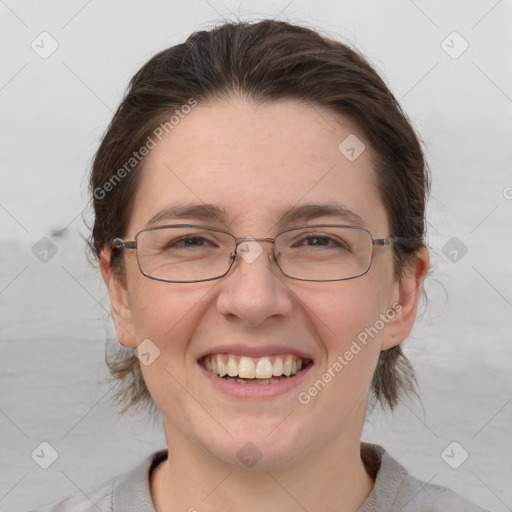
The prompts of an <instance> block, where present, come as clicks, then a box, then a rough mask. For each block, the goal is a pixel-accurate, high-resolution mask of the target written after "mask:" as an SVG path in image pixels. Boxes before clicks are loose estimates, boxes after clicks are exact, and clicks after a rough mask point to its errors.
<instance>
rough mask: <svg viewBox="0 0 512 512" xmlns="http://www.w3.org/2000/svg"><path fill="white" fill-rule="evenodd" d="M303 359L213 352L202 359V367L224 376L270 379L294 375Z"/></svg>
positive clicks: (286, 356)
mask: <svg viewBox="0 0 512 512" xmlns="http://www.w3.org/2000/svg"><path fill="white" fill-rule="evenodd" d="M303 363H304V361H303V360H302V359H301V358H299V357H296V356H294V355H291V354H288V355H280V356H265V357H260V358H252V357H245V356H235V355H232V354H213V355H210V356H207V357H205V358H204V360H203V364H204V367H205V368H206V369H207V370H210V371H211V372H212V373H215V374H216V375H219V376H220V377H224V376H225V375H229V376H230V377H240V378H243V379H254V378H256V379H270V378H271V377H279V376H281V375H286V376H287V377H289V376H290V375H295V374H296V373H297V372H298V371H299V370H300V369H301V368H302V366H303Z"/></svg>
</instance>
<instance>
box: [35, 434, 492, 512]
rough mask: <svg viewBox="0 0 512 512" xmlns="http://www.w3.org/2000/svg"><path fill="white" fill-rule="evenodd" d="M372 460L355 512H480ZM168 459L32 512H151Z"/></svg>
mask: <svg viewBox="0 0 512 512" xmlns="http://www.w3.org/2000/svg"><path fill="white" fill-rule="evenodd" d="M361 450H362V452H361V453H363V450H364V453H365V454H366V457H367V458H368V457H370V458H371V457H373V458H374V465H375V470H376V471H377V472H376V475H375V486H374V488H373V490H372V492H371V493H370V495H369V496H368V497H367V498H366V500H365V501H364V503H363V505H362V506H361V507H360V508H359V510H358V511H357V512H440V511H450V512H482V511H485V510H486V509H483V508H480V507H477V506H476V505H473V504H471V503H469V502H468V501H466V500H465V499H464V498H462V497H461V496H460V495H458V494H456V493H454V492H452V491H450V490H448V489H446V488H444V487H441V486H438V485H433V484H429V483H425V482H422V481H420V480H418V479H416V478H414V477H413V476H411V475H410V474H409V473H408V472H407V470H406V469H405V468H404V467H403V466H402V465H400V464H399V463H398V462H397V461H396V460H395V459H393V457H391V456H390V455H389V454H388V453H387V452H386V450H384V448H382V446H379V445H376V444H367V443H362V445H361ZM166 458H167V450H160V451H158V452H155V453H153V454H151V455H150V456H149V457H147V458H146V459H145V460H144V461H143V462H142V463H140V464H139V465H138V466H137V467H136V468H135V469H133V470H132V471H130V472H128V473H126V474H124V475H121V476H117V477H115V478H113V479H111V480H109V481H108V482H106V483H104V484H103V485H101V486H99V487H97V488H95V489H93V490H92V491H90V492H87V496H85V495H84V494H82V493H79V494H74V495H72V496H70V497H68V498H66V499H64V500H62V501H59V502H58V503H54V504H52V505H46V506H44V507H41V508H38V509H37V510H36V511H33V512H98V510H100V511H101V512H155V507H154V505H153V501H152V499H151V492H150V489H149V481H150V475H151V471H152V470H153V469H154V468H155V467H156V466H157V465H158V464H159V463H160V462H162V461H163V460H165V459H166Z"/></svg>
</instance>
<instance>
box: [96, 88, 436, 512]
mask: <svg viewBox="0 0 512 512" xmlns="http://www.w3.org/2000/svg"><path fill="white" fill-rule="evenodd" d="M349 134H356V135H357V136H358V137H359V138H360V139H361V140H362V141H363V142H364V143H365V144H366V151H364V152H363V153H362V154H361V155H360V156H359V158H357V159H356V160H355V161H353V162H350V161H349V160H348V159H347V158H346V157H345V156H344V155H343V154H342V153H340V151H339V150H338V145H339V144H340V142H341V141H343V140H344V139H345V137H347V135H349ZM198 201H199V202H205V203H213V204H215V205H217V206H219V207H221V208H224V209H225V210H226V213H227V216H226V218H225V221H224V222H223V223H220V222H218V221H208V222H207V225H211V226H214V227H220V228H224V229H228V230H229V231H231V232H232V233H234V234H235V235H236V236H238V237H247V236H252V237H257V238H258V237H273V236H274V235H275V234H276V233H277V231H278V229H277V228H276V223H277V222H278V221H279V214H278V212H279V211H280V210H281V209H282V208H285V207H291V206H296V205H300V204H305V203H330V202H338V203H342V204H343V205H345V206H346V207H348V208H350V209H351V210H352V211H354V212H355V213H357V214H358V215H359V216H360V217H362V219H363V220H364V222H365V225H366V227H367V228H368V229H369V230H370V231H371V232H372V234H373V236H374V238H381V237H386V236H389V225H388V216H387V212H386V210H385V208H384V206H383V204H382V201H381V199H380V196H379V192H378V189H377V186H376V175H375V172H374V166H373V164H372V152H371V148H370V146H369V144H368V143H367V142H366V141H365V140H364V138H363V137H362V135H361V134H360V133H359V132H358V130H357V129H356V128H355V127H354V126H352V125H351V123H350V122H349V121H348V120H347V119H343V118H340V116H339V115H337V114H335V113H333V112H331V111H330V110H328V109H326V108H324V107H321V106H314V108H313V107H312V106H310V105H307V104H304V103H301V102H298V101H297V100H286V101H278V102H277V101H273V102H266V103H264V104H261V105H256V104H254V103H251V102H249V101H248V100H245V99H241V98H238V97H236V98H235V97H228V98H225V99H224V100H222V101H220V100H219V101H217V102H215V103H203V104H200V105H199V106H197V107H195V108H194V109H193V110H192V112H191V113H190V114H188V115H187V116H186V117H185V119H183V120H182V121H181V122H180V124H179V125H178V126H177V127H175V129H174V130H173V131H172V132H170V133H169V134H168V135H167V136H165V137H164V138H163V139H162V141H161V142H159V143H158V145H157V147H156V148H155V149H153V150H152V151H151V152H150V154H149V155H148V157H147V159H146V161H145V164H144V168H143V171H142V176H141V182H140V186H139V188H138V191H137V194H136V197H135V201H134V207H133V211H132V212H131V216H130V222H129V226H128V230H127V234H126V237H125V238H126V239H128V240H133V238H134V236H135V235H136V234H137V232H138V231H140V230H141V229H143V228H144V226H145V224H146V222H147V221H148V220H149V218H150V217H152V216H153V215H154V214H155V212H157V211H158V210H159V209H161V208H163V207H165V206H167V205H169V204H174V203H176V202H180V203H185V202H198ZM180 222H190V223H194V221H191V220H190V219H187V218H176V219H173V220H172V221H163V222H161V223H160V224H171V223H180ZM329 222H330V223H338V224H340V223H342V222H340V221H339V219H336V218H334V219H333V218H331V217H322V218H318V219H314V221H312V222H310V223H311V224H320V223H329ZM195 223H196V224H201V222H195ZM284 227H291V226H284ZM267 246H268V247H267ZM262 247H263V249H264V252H263V254H262V255H260V256H259V257H258V258H257V259H256V260H255V261H254V262H252V263H247V262H246V261H243V260H242V259H240V260H238V261H237V262H236V263H235V267H234V268H232V269H231V271H230V272H229V273H228V274H227V275H226V276H225V277H223V278H221V279H219V280H216V281H210V282H201V283H192V284H191V283H185V284H183V283H180V284H176V283H173V284H170V283H164V282H158V281H154V280H151V279H148V278H146V277H144V276H143V275H142V274H141V272H140V270H139V268H138V266H137V262H136V257H135V251H130V250H127V251H125V254H124V257H125V261H126V268H127V270H126V277H127V279H126V286H124V285H122V284H121V283H120V282H119V281H118V280H116V279H115V278H114V277H113V276H112V274H111V269H110V267H109V258H110V251H109V249H108V248H105V250H104V251H103V253H102V255H101V270H102V274H103V278H104V280H105V282H106V284H107V286H108V288H109V294H110V300H111V307H112V315H113V318H114V322H115V325H116V333H117V337H118V340H119V341H120V343H122V344H123V345H125V346H127V347H132V348H134V347H136V346H137V344H139V343H141V341H142V340H144V339H147V338H149V339H150V340H152V342H153V343H154V344H155V345H157V346H158V347H159V349H160V351H161V353H160V356H159V357H158V358H157V359H156V360H155V361H154V362H153V363H152V364H151V365H148V366H144V365H143V366H142V370H143V374H144V378H145V381H146V384H147V386H148V388H149V390H150V392H151V395H152V397H153V399H154V401H155V403H156V404H157V406H158V408H159V409H160V411H161V412H162V415H163V418H164V427H165V432H166V439H167V444H168V449H169V454H170V456H169V458H168V459H167V461H165V462H163V463H161V464H160V465H159V466H158V467H157V468H156V470H155V471H154V473H153V476H152V478H151V492H152V496H153V501H154V504H155V508H156V510H157V511H158V512H164V511H166V512H168V511H171V512H172V511H178V510H181V511H184V510H189V509H190V508H191V507H194V508H195V509H197V510H199V511H214V510H217V511H218V510H221V509H222V510H225V511H227V512H229V511H235V510H242V509H243V510H248V511H253V510H254V511H256V510H258V511H259V510H262V507H264V508H265V510H266V511H274V510H275V511H280V512H283V511H288V510H290V511H291V510H297V509H298V508H300V507H301V506H302V507H304V508H305V509H307V510H308V511H309V512H313V511H325V510H334V509H336V510H346V511H349V510H350V511H354V510H357V508H358V507H359V506H360V505H361V504H362V503H363V502H364V500H365V499H366V498H367V496H368V495H369V493H370V492H371V490H372V488H373V485H374V481H373V480H372V478H371V477H370V476H369V475H368V474H367V473H366V471H365V468H364V466H363V464H362V462H361V460H360V453H359V450H360V437H361V430H362V424H363V420H364V414H365V408H366V403H367V398H368V393H369V390H370V384H371V379H372V375H373V371H374V369H375V366H376V363H377V360H378V356H379V352H380V350H385V349H388V348H390V347H392V346H394V345H397V344H399V343H401V342H402V341H403V340H405V338H406V337H407V336H408V335H409V333H410V331H411V329H412V326H413V323H414V319H415V314H416V308H417V304H418V298H419V295H420V290H421V285H422V280H423V277H424V275H425V273H426V271H427V268H428V254H427V252H426V251H425V250H420V251H418V253H417V255H416V257H415V258H414V259H413V260H411V262H410V264H409V266H408V267H407V268H406V269H405V271H404V275H403V277H402V279H401V281H397V280H396V279H395V276H394V274H393V267H392V250H391V248H390V247H376V248H375V252H374V259H373V263H372V267H371V268H370V271H369V272H368V273H367V274H366V275H364V276H362V277H359V278H357V279H353V280H347V281H337V282H304V281H297V280H293V279H290V278H287V277H285V276H284V275H283V274H281V272H280V271H279V269H278V268H277V266H276V264H275V262H274V261H273V260H272V259H271V258H270V257H269V254H270V252H269V249H270V244H262ZM397 302H398V303H400V304H401V305H402V309H401V311H400V312H399V313H397V314H396V315H395V316H394V318H393V319H392V320H390V321H389V322H388V323H386V324H385V327H384V329H382V330H381V331H380V332H379V334H378V335H377V336H375V337H374V338H373V339H372V340H371V341H370V342H369V343H368V344H367V346H366V347H364V349H363V350H361V351H360V352H359V353H358V354H357V356H355V357H354V358H353V359H352V360H351V361H350V362H349V364H347V366H346V367H344V369H343V371H342V372H340V373H338V374H336V376H335V377H334V378H333V379H332V380H331V381H330V382H329V383H328V385H327V386H325V388H324V389H323V390H322V391H321V392H320V393H319V394H318V395H317V396H315V397H314V398H312V399H311V401H310V403H309V404H307V405H303V404H301V403H299V402H298V400H297V393H298V392H299V391H304V390H307V389H308V388H309V387H310V386H311V385H312V384H313V383H314V382H315V381H317V380H318V379H319V378H321V376H322V374H323V373H324V372H325V371H326V370H327V368H329V367H330V366H331V365H332V364H333V362H334V361H335V360H336V358H337V357H338V356H340V355H343V354H344V353H345V351H346V350H347V349H348V348H349V347H350V345H351V343H352V341H353V340H354V339H356V337H357V335H358V334H359V333H360V332H361V331H363V330H364V329H365V328H366V327H369V326H372V325H374V324H375V322H376V320H377V319H378V318H379V315H381V314H383V313H385V312H386V311H387V310H389V308H391V306H392V305H393V304H395V303H397ZM237 343H242V344H247V345H254V346H257V345H258V344H259V345H264V344H269V343H279V344H284V345H286V346H289V347H296V348H298V349H300V350H303V351H305V352H306V353H308V354H311V355H312V358H313V360H314V365H313V367H312V368H311V370H310V371H309V374H308V375H307V378H306V381H305V382H304V385H301V386H300V389H294V390H293V391H290V392H288V393H285V394H283V395H280V396H276V397H272V398H269V399H262V398H257V399H256V398H254V399H244V400H242V399H239V398H235V397H231V396H228V395H225V394H221V393H219V392H218V391H215V390H214V389H213V388H212V387H211V386H210V385H208V384H207V381H206V379H205V378H204V376H202V374H201V369H200V367H199V365H198V363H197V359H198V357H199V355H200V354H203V353H204V352H205V351H207V350H208V348H209V347H212V346H218V345H221V344H237ZM249 442H250V443H252V444H253V445H255V446H256V447H257V448H258V450H259V452H260V453H261V454H262V457H261V459H260V460H259V462H258V463H257V464H256V465H254V466H253V467H252V468H246V467H245V466H244V465H243V464H242V462H241V461H240V460H239V459H238V457H237V452H238V451H239V450H240V449H241V448H242V447H244V446H245V445H246V443H249Z"/></svg>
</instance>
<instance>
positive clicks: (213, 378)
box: [197, 347, 313, 399]
mask: <svg viewBox="0 0 512 512" xmlns="http://www.w3.org/2000/svg"><path fill="white" fill-rule="evenodd" d="M230 350H233V348H232V347H231V348H230ZM209 353H211V352H209ZM231 353H232V352H231ZM280 353H282V352H280ZM287 353H290V352H289V351H288V352H287ZM293 353H295V352H293ZM205 355H208V354H205ZM267 355H268V353H267ZM253 357H259V356H253ZM197 365H198V366H199V370H200V371H201V374H202V375H203V376H204V377H205V378H206V379H208V381H209V383H210V384H211V385H212V387H213V389H214V390H217V391H220V392H221V393H224V394H226V395H229V396H232V397H235V398H245V399H247V398H272V397H276V396H279V395H284V394H285V393H288V392H290V391H292V390H293V389H295V388H297V387H299V386H301V384H302V383H303V381H304V379H305V377H306V374H308V373H309V370H310V369H311V367H312V366H313V362H311V363H309V364H308V366H306V367H305V368H304V369H302V370H301V371H300V372H298V373H297V374H295V375H294V376H293V377H288V378H287V379H285V380H282V381H280V382H276V383H275V384H237V383H236V382H230V381H228V380H226V379H223V378H222V377H219V376H217V375H215V374H213V373H212V372H211V371H210V370H207V369H206V368H205V367H204V366H203V365H202V364H201V362H200V361H198V362H197Z"/></svg>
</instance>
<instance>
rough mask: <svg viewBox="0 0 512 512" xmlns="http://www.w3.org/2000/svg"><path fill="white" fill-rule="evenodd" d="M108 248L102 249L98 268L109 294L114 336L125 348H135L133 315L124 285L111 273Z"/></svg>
mask: <svg viewBox="0 0 512 512" xmlns="http://www.w3.org/2000/svg"><path fill="white" fill-rule="evenodd" d="M110 256H111V251H110V249H103V250H102V251H101V255H100V268H101V275H102V276H103V280H104V281H105V284H106V285H107V288H108V293H109V295H110V307H111V309H112V319H113V320H114V326H115V328H116V337H117V340H118V341H119V343H121V345H123V346H125V347H127V348H135V347H136V346H137V344H136V342H135V334H134V333H135V330H134V328H133V316H132V310H131V308H130V302H129V300H128V291H127V289H126V285H124V284H122V283H121V282H120V281H119V280H118V279H117V278H116V277H115V276H114V274H113V272H112V268H111V266H110Z"/></svg>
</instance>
